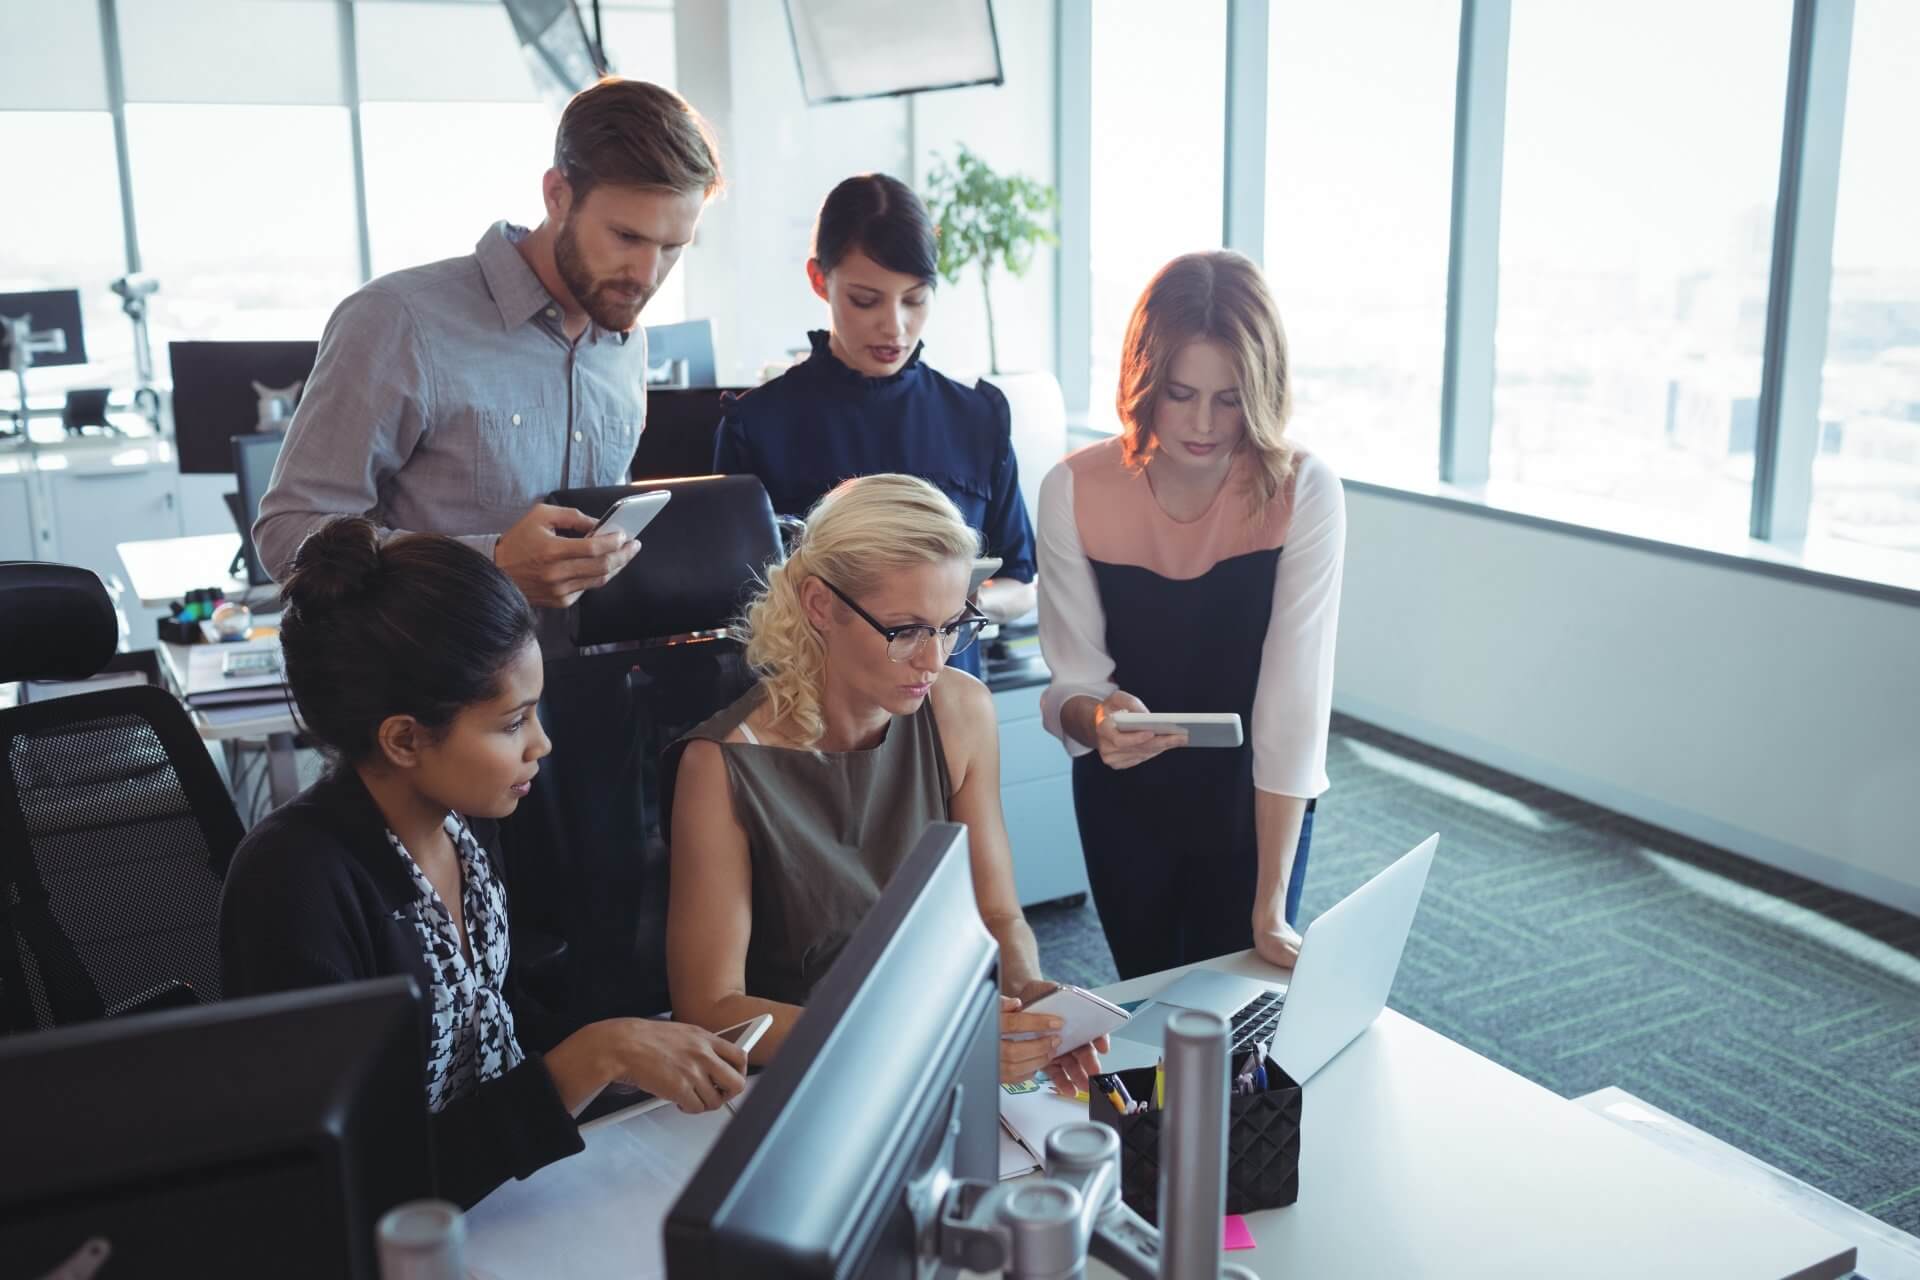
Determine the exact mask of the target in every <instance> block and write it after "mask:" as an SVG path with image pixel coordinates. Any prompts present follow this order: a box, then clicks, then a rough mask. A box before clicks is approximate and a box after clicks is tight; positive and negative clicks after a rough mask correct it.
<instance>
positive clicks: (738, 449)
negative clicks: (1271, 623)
mask: <svg viewBox="0 0 1920 1280" xmlns="http://www.w3.org/2000/svg"><path fill="white" fill-rule="evenodd" d="M935 234H936V233H935V231H934V227H933V223H932V220H931V219H930V218H929V217H928V216H927V209H926V206H925V205H923V204H921V203H920V198H919V197H918V196H916V195H914V194H913V192H912V191H911V190H909V189H908V188H907V186H906V185H905V184H904V183H902V182H900V181H899V180H898V179H895V178H890V177H888V176H887V175H886V174H883V173H868V174H861V175H859V176H858V177H853V178H848V179H847V180H846V181H845V182H842V183H841V184H840V185H839V186H837V187H835V188H834V189H833V191H832V192H831V193H830V194H829V195H828V196H827V200H826V203H825V204H824V205H822V206H821V208H820V217H819V219H818V221H817V222H816V223H815V224H814V235H813V256H812V257H810V258H809V259H808V260H807V280H808V282H809V283H810V284H811V285H812V286H813V291H814V293H816V294H818V295H819V296H820V298H821V300H822V301H824V302H825V303H826V304H827V308H828V313H829V317H830V319H829V325H830V327H829V328H827V329H825V330H816V331H814V332H813V333H811V334H809V335H808V336H809V337H810V338H811V339H812V341H813V354H812V355H811V356H809V357H808V358H807V359H806V360H804V361H802V362H801V363H799V364H797V365H795V366H794V367H793V368H791V369H789V370H787V372H785V373H784V374H782V375H780V376H779V377H778V378H775V379H773V380H772V381H771V382H768V383H766V384H765V385H764V386H760V387H756V388H754V389H753V390H752V391H749V392H746V393H743V394H741V395H739V396H735V397H731V398H729V400H728V402H727V405H726V410H725V417H724V419H723V421H722V422H721V424H720V432H719V436H718V438H717V440H716V442H715V445H714V464H713V465H714V470H715V471H717V472H720V473H722V474H729V475H754V476H758V477H759V478H760V481H761V483H762V484H764V485H766V487H767V493H768V494H769V495H770V496H771V497H772V499H773V508H774V510H775V511H777V512H778V513H780V514H781V515H788V516H804V515H805V514H806V513H807V511H808V510H809V509H811V508H812V506H813V504H814V503H815V502H817V501H818V500H819V499H820V497H821V496H822V495H824V494H825V493H826V492H827V491H828V490H830V489H832V488H833V487H834V486H835V485H837V484H839V483H840V482H841V481H842V480H847V479H850V478H852V477H854V476H862V475H876V474H880V473H883V472H902V473H905V474H907V475H915V476H919V477H921V478H922V479H925V480H928V481H931V482H932V483H933V484H934V485H935V486H936V487H937V488H939V489H940V490H941V491H942V492H943V493H945V494H946V495H947V497H949V498H951V499H952V500H953V503H954V505H955V506H957V507H959V508H960V514H961V515H962V516H964V517H965V518H966V521H967V523H968V524H970V525H972V526H973V527H974V528H975V529H978V530H979V531H980V533H981V535H982V540H983V542H984V545H985V548H986V552H985V553H986V554H987V555H990V556H997V557H999V559H1000V569H999V573H998V575H997V576H996V577H995V578H994V579H992V580H990V581H989V582H987V583H986V584H985V585H984V586H982V587H981V589H980V595H979V604H980V608H981V611H982V612H984V613H985V614H986V615H987V616H988V618H990V619H992V620H993V621H996V622H1005V621H1008V620H1010V619H1013V618H1017V617H1019V616H1020V615H1022V614H1024V613H1026V612H1027V611H1028V610H1030V609H1032V608H1033V605H1034V587H1033V578H1034V547H1033V526H1032V524H1031V523H1030V522H1029V520H1028V518H1027V506H1026V503H1025V502H1024V501H1023V500H1022V499H1021V497H1020V477H1019V472H1018V469H1017V468H1016V466H1015V463H1014V457H1013V438H1012V426H1011V421H1010V418H1009V415H1008V410H1007V398H1006V397H1005V396H1004V395H1002V394H1001V393H1000V390H999V388H997V387H995V386H994V385H993V384H992V383H990V382H985V381H982V382H977V383H975V384H974V385H972V386H966V385H965V384H963V383H959V382H955V381H954V380H953V379H951V378H949V377H947V376H946V375H944V374H942V373H939V372H937V371H936V370H934V369H931V368H928V367H927V366H926V365H925V364H922V363H921V361H920V352H921V348H922V345H923V344H922V343H921V342H920V331H921V329H922V328H924V327H925V325H926V322H927V313H928V312H929V311H930V310H931V309H932V306H933V296H934V284H935V280H936V272H935V269H934V264H935V261H936V256H937V241H936V239H935ZM979 653H980V651H979V649H978V648H974V649H970V650H968V651H967V652H966V653H963V654H958V655H955V658H954V662H953V665H954V666H956V667H958V668H960V669H961V670H964V671H968V672H970V673H971V674H973V675H976V676H977V675H979V674H980V667H979V661H980V659H979Z"/></svg>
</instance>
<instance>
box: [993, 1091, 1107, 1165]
mask: <svg viewBox="0 0 1920 1280" xmlns="http://www.w3.org/2000/svg"><path fill="white" fill-rule="evenodd" d="M1088 1119H1089V1113H1088V1110H1087V1104H1086V1103H1085V1102H1084V1101H1082V1100H1078V1099H1074V1098H1063V1097H1061V1096H1060V1095H1059V1094H1057V1093H1055V1092H1054V1091H1053V1088H1052V1086H1050V1085H1046V1084H1041V1083H1039V1082H1037V1081H1032V1080H1029V1081H1026V1082H1024V1083H1022V1084H1007V1085H1001V1086H1000V1121H1001V1123H1002V1124H1004V1125H1005V1126H1006V1127H1007V1128H1008V1129H1010V1130H1012V1131H1013V1133H1014V1136H1015V1137H1017V1138H1019V1140H1020V1145H1021V1146H1023V1147H1025V1148H1026V1149H1027V1150H1028V1151H1029V1152H1031V1153H1032V1154H1033V1158H1034V1160H1035V1161H1036V1162H1041V1161H1044V1160H1045V1158H1046V1152H1047V1135H1048V1134H1050V1133H1052V1132H1053V1131H1054V1130H1055V1129H1057V1128H1059V1127H1060V1126H1061V1125H1063V1124H1085V1123H1086V1122H1087V1120H1088ZM1004 1155H1005V1148H1004V1147H1003V1148H1002V1156H1003V1160H1002V1168H1003V1170H1004V1167H1005V1161H1004ZM1001 1176H1002V1177H1006V1176H1007V1175H1006V1174H1005V1173H1004V1172H1002V1174H1001Z"/></svg>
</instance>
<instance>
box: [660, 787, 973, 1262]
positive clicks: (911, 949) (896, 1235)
mask: <svg viewBox="0 0 1920 1280" xmlns="http://www.w3.org/2000/svg"><path fill="white" fill-rule="evenodd" d="M998 981H1000V950H998V946H996V944H995V940H993V935H989V933H987V927H985V925H981V921H979V908H977V906H975V902H973V879H972V871H970V864H968V841H966V827H960V825H956V823H931V825H929V827H927V831H925V835H922V837H920V842H918V844H914V850H912V852H910V854H908V856H906V860H904V862H902V864H900V867H899V869H897V871H895V873H893V881H891V883H889V885H887V890H885V892H883V894H881V896H879V902H877V904H874V910H872V912H868V915H866V919H864V921H862V923H860V927H858V929H856V931H854V935H852V938H851V940H849V942H847V948H845V950H843V952H841V956H839V960H835V961H833V967H831V969H829V971H828V975H826V977H824V979H822V981H820V986H816V988H814V994H812V1000H808V1004H806V1013H804V1015H803V1017H801V1021H799V1023H797V1025H795V1027H793V1034H789V1036H787V1042H785V1044H783V1046H781V1048H780V1054H778V1055H776V1057H774V1063H772V1065H770V1067H768V1069H766V1071H764V1073H762V1075H760V1079H758V1080H756V1082H755V1086H753V1092H751V1094H747V1100H745V1102H743V1103H741V1105H739V1115H737V1117H735V1119H733V1121H732V1123H728V1126H726V1132H724V1134H722V1136H720V1142H718V1144H714V1148H712V1151H708V1155H707V1161H705V1163H703V1165H701V1167H699V1171H695V1174H693V1178H691V1182H687V1190H685V1192H682V1196H680V1199H678V1201H676V1203H674V1207H672V1211H670V1213H668V1217H666V1236H664V1242H666V1274H668V1278H670V1280H691V1278H695V1276H730V1278H732V1280H753V1278H756V1276H766V1278H774V1276H781V1278H797V1280H804V1278H810V1276H835V1278H849V1280H851V1278H854V1276H858V1278H864V1280H874V1278H879V1276H954V1274H958V1272H954V1270H950V1268H945V1267H941V1268H935V1270H925V1272H922V1270H920V1261H918V1247H920V1236H922V1230H924V1224H916V1221H914V1211H912V1207H910V1203H908V1192H906V1188H908V1186H910V1184H914V1182H916V1180H920V1178H924V1176H925V1174H927V1173H931V1171H937V1169H943V1167H945V1169H947V1173H950V1174H952V1176H956V1178H985V1180H989V1182H991V1180H993V1178H996V1176H998V1169H1000V1161H998V1150H1000V1148H998V1126H1000V1000H998V994H1000V990H998ZM935 1203H937V1196H935Z"/></svg>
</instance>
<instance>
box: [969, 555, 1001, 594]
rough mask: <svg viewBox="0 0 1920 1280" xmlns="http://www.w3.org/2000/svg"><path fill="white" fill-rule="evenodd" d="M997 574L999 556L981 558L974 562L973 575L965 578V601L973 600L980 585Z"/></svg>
mask: <svg viewBox="0 0 1920 1280" xmlns="http://www.w3.org/2000/svg"><path fill="white" fill-rule="evenodd" d="M998 572H1000V557H999V556H981V557H980V558H979V559H978V560H975V561H974V562H973V573H972V574H971V575H969V577H968V578H967V599H969V600H971V599H973V597H974V596H975V595H976V594H977V593H978V592H979V590H980V584H981V583H983V582H985V581H986V580H987V579H988V578H991V577H992V576H993V575H994V574H996V573H998Z"/></svg>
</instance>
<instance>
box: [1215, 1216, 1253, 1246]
mask: <svg viewBox="0 0 1920 1280" xmlns="http://www.w3.org/2000/svg"><path fill="white" fill-rule="evenodd" d="M1223 1225H1224V1227H1225V1232H1224V1234H1223V1236H1222V1238H1221V1241H1220V1247H1221V1248H1222V1249H1251V1248H1253V1232H1252V1231H1250V1230H1248V1228H1247V1220H1246V1219H1245V1218H1243V1217H1241V1216H1240V1215H1239V1214H1237V1213H1230V1214H1228V1215H1227V1220H1226V1222H1225V1223H1224V1224H1223Z"/></svg>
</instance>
